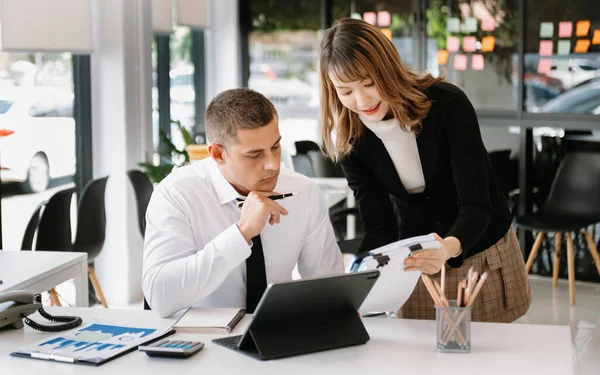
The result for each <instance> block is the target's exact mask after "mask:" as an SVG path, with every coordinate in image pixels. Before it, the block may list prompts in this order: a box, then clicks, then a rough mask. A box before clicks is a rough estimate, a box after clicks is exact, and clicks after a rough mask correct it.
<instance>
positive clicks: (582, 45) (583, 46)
mask: <svg viewBox="0 0 600 375" xmlns="http://www.w3.org/2000/svg"><path fill="white" fill-rule="evenodd" d="M590 44H591V42H590V40H589V39H579V40H578V41H577V43H576V44H575V48H574V49H573V52H575V53H587V51H588V49H590Z"/></svg>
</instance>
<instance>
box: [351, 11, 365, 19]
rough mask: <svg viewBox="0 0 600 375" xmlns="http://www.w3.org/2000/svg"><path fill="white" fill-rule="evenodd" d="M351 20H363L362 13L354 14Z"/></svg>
mask: <svg viewBox="0 0 600 375" xmlns="http://www.w3.org/2000/svg"><path fill="white" fill-rule="evenodd" d="M350 18H354V19H355V20H362V16H361V15H360V13H352V14H351V15H350Z"/></svg>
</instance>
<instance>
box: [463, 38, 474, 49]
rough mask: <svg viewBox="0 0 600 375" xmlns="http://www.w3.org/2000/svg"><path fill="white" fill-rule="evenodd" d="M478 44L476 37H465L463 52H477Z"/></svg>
mask: <svg viewBox="0 0 600 375" xmlns="http://www.w3.org/2000/svg"><path fill="white" fill-rule="evenodd" d="M476 43H477V38H475V37H474V36H465V37H464V38H463V51H465V52H475V51H476V50H477V48H476V47H475V44H476Z"/></svg>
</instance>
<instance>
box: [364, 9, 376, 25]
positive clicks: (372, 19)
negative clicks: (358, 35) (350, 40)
mask: <svg viewBox="0 0 600 375" xmlns="http://www.w3.org/2000/svg"><path fill="white" fill-rule="evenodd" d="M363 21H365V22H367V23H370V24H371V25H373V26H375V24H376V23H377V14H376V13H375V12H364V13H363Z"/></svg>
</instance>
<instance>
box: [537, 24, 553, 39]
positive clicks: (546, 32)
mask: <svg viewBox="0 0 600 375" xmlns="http://www.w3.org/2000/svg"><path fill="white" fill-rule="evenodd" d="M553 36H554V23H552V22H542V23H541V24H540V38H552V37H553Z"/></svg>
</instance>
